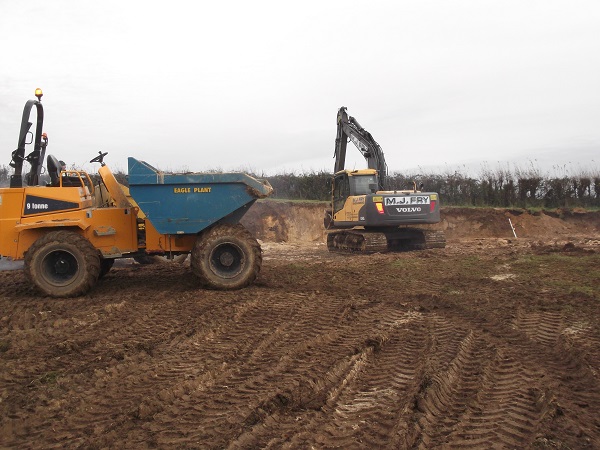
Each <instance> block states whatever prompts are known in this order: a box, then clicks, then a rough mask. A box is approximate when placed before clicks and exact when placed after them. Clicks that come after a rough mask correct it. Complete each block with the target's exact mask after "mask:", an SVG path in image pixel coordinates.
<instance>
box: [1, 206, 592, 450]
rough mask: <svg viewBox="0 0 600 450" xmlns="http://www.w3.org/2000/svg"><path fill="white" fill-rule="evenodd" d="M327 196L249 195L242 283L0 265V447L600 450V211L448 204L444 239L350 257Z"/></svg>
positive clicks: (168, 270) (161, 267)
mask: <svg viewBox="0 0 600 450" xmlns="http://www.w3.org/2000/svg"><path fill="white" fill-rule="evenodd" d="M323 209H324V205H321V204H296V203H285V202H274V201H263V202H259V203H257V204H256V205H254V206H253V207H252V208H251V210H250V212H249V213H248V215H247V216H246V217H245V219H244V223H245V225H246V226H247V227H248V228H249V229H250V230H251V231H252V232H253V233H254V234H255V235H256V236H257V237H258V238H259V239H260V240H261V241H262V243H263V252H264V261H263V268H262V271H261V273H260V275H259V278H258V280H257V282H256V283H255V284H254V285H252V286H251V287H249V288H247V289H243V290H240V291H233V292H219V291H209V290H204V289H201V288H200V287H199V286H198V283H197V282H196V281H195V280H194V277H193V275H192V274H191V272H190V269H189V266H188V265H187V263H184V264H177V263H173V264H156V265H152V266H141V265H138V264H131V263H125V262H123V263H121V264H116V265H115V267H114V268H113V269H112V270H111V271H110V272H109V273H108V274H107V275H106V276H105V277H104V278H103V279H102V280H100V282H99V283H98V285H97V286H96V288H95V289H94V290H92V291H91V292H90V293H89V294H88V295H87V296H84V297H81V298H76V299H52V298H49V297H43V296H40V295H39V294H38V293H37V292H36V291H35V290H33V289H32V288H31V287H30V286H29V285H28V284H27V283H26V280H25V277H24V275H23V271H22V270H13V271H2V272H0V308H1V311H2V312H1V313H0V361H1V364H0V411H1V415H0V448H15V449H16V448H18V449H21V448H29V449H48V448H86V449H87V448H125V449H126V448H131V449H139V448H160V449H183V448H186V449H195V448H198V449H200V448H203V449H204V448H210V449H221V448H231V449H246V448H402V449H414V448H419V449H429V448H461V449H463V448H472V449H488V448H536V449H543V448H547V449H585V448H590V449H592V448H600V419H599V417H600V375H599V374H600V317H599V315H598V305H599V302H600V287H599V286H600V213H596V212H594V213H585V212H584V211H553V212H540V213H535V214H532V213H529V212H525V211H520V210H510V211H507V210H499V209H487V210H481V209H464V208H445V209H444V210H443V213H442V216H443V221H442V223H441V224H439V225H438V226H439V227H440V228H443V229H444V230H445V231H446V235H447V239H448V245H447V247H446V248H445V249H437V250H427V251H421V252H406V253H395V254H391V253H387V254H374V255H350V256H348V255H339V254H330V253H328V252H327V250H326V248H325V245H324V244H323V242H324V233H323V230H322V229H321V227H322V222H321V218H322V211H323ZM509 218H510V219H511V221H512V223H513V225H514V227H515V231H516V234H517V236H518V237H517V238H515V237H514V235H513V232H512V229H511V227H510V224H509V223H508V219H509Z"/></svg>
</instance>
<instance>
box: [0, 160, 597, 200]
mask: <svg viewBox="0 0 600 450" xmlns="http://www.w3.org/2000/svg"><path fill="white" fill-rule="evenodd" d="M11 171H12V169H10V167H7V166H0V185H1V186H7V185H8V180H9V178H10V174H11ZM253 175H254V176H255V177H257V178H261V179H266V180H267V181H269V183H271V186H273V189H274V193H273V197H274V198H279V199H289V200H329V198H330V195H331V177H332V174H331V173H328V172H325V171H321V172H314V171H313V172H308V173H302V174H296V173H283V174H278V175H264V174H263V175H261V174H253ZM115 176H116V178H117V179H118V180H119V181H120V182H122V183H123V184H127V177H126V174H125V173H122V172H117V173H115ZM387 181H388V186H387V189H389V190H401V189H412V188H413V187H414V186H415V184H416V186H417V187H419V186H420V185H421V184H422V185H423V190H426V191H433V192H438V193H439V194H440V198H441V201H442V204H443V205H448V206H490V207H505V208H510V207H518V208H531V207H544V208H573V207H583V208H597V207H600V171H593V172H591V173H579V174H575V173H566V172H565V173H564V174H561V175H543V174H541V172H540V171H538V170H535V169H529V170H520V169H514V170H508V169H498V170H484V169H482V170H481V173H480V174H479V175H478V176H476V177H473V176H469V175H466V174H461V173H459V172H458V171H456V172H453V173H442V174H400V173H398V172H395V173H392V174H391V175H390V176H388V180H387Z"/></svg>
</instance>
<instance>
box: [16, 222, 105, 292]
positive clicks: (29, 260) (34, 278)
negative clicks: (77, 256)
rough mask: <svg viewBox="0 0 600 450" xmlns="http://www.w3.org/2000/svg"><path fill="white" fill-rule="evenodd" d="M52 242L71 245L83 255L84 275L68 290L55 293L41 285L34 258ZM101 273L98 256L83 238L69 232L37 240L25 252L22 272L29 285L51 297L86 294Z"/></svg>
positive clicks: (49, 234) (61, 231)
mask: <svg viewBox="0 0 600 450" xmlns="http://www.w3.org/2000/svg"><path fill="white" fill-rule="evenodd" d="M54 242H57V243H62V244H67V245H72V246H74V247H76V248H77V249H78V250H79V251H80V252H81V253H82V255H83V258H84V260H85V267H84V270H85V271H86V273H85V275H84V276H83V277H82V278H81V280H80V282H79V283H77V284H76V285H74V286H72V287H70V289H68V290H62V291H59V292H57V291H56V290H54V289H50V288H49V287H48V286H46V285H45V284H44V283H43V280H42V278H41V275H40V274H38V273H37V272H36V266H35V258H36V255H37V254H38V252H39V251H40V250H42V249H43V248H44V247H46V246H47V245H49V244H52V243H54ZM100 271H101V263H100V255H99V252H98V250H97V249H96V248H94V246H93V245H92V244H91V242H90V241H88V240H87V239H86V238H85V237H83V236H81V235H80V234H78V233H76V232H74V231H71V230H59V231H50V232H48V233H46V234H44V235H43V236H41V237H40V238H39V239H37V240H36V241H35V242H34V243H33V244H32V245H31V247H29V249H28V250H27V251H26V252H25V265H24V272H25V276H26V278H27V279H28V280H29V282H30V283H32V284H34V285H35V286H36V287H37V288H38V289H39V290H40V291H41V292H43V293H44V294H46V295H49V296H51V297H77V296H80V295H83V294H85V293H86V292H88V291H89V290H90V289H91V288H92V287H93V286H94V285H95V284H96V282H97V281H98V278H99V276H100Z"/></svg>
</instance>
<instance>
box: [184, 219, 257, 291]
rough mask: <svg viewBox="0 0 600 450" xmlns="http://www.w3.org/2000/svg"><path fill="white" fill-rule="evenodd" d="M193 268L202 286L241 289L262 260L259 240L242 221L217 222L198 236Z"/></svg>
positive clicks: (193, 251) (193, 250) (251, 278)
mask: <svg viewBox="0 0 600 450" xmlns="http://www.w3.org/2000/svg"><path fill="white" fill-rule="evenodd" d="M190 264H191V268H192V272H193V273H194V275H196V276H197V277H198V278H199V279H200V282H201V283H202V285H203V286H205V287H208V288H211V289H220V290H232V289H241V288H243V287H246V286H248V285H249V284H250V283H252V282H253V281H254V280H255V279H256V277H257V276H258V273H259V272H260V267H261V264H262V253H261V248H260V245H259V243H258V242H257V240H256V239H254V237H253V236H252V235H251V234H250V232H249V231H248V230H246V229H245V228H244V227H243V226H242V225H240V224H236V225H228V224H222V225H216V226H214V227H213V228H211V229H210V230H208V231H206V232H204V233H202V234H201V235H200V236H198V239H196V243H195V244H194V248H193V249H192V254H191V261H190Z"/></svg>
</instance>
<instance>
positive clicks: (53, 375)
mask: <svg viewBox="0 0 600 450" xmlns="http://www.w3.org/2000/svg"><path fill="white" fill-rule="evenodd" d="M61 376H62V374H61V373H60V372H58V371H51V372H46V373H45V374H44V375H42V376H41V377H40V378H39V382H40V383H42V384H49V385H51V384H56V381H57V380H58V379H59V378H60V377H61Z"/></svg>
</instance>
